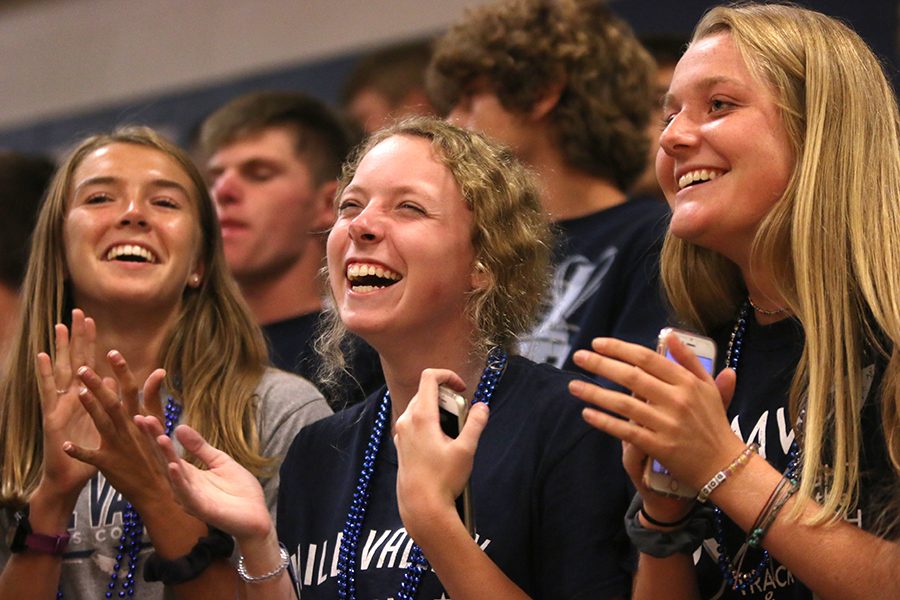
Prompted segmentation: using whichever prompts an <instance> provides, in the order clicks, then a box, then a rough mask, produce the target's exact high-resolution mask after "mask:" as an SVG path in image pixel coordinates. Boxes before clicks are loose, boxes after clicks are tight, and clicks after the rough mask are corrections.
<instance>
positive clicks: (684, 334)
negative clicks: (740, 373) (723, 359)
mask: <svg viewBox="0 0 900 600" xmlns="http://www.w3.org/2000/svg"><path fill="white" fill-rule="evenodd" d="M671 334H675V335H676V336H678V339H679V340H680V341H681V343H683V344H684V345H685V346H687V347H688V348H690V349H691V350H693V352H694V354H695V355H696V356H697V358H698V359H700V364H702V365H703V368H704V369H706V372H707V373H709V374H710V375H712V374H713V372H714V370H715V365H716V344H715V342H713V341H712V340H711V339H710V338H708V337H706V336H703V335H698V334H696V333H691V332H689V331H683V330H681V329H675V328H674V327H665V328H663V329H662V330H660V332H659V340H658V342H657V345H656V351H657V352H659V353H660V354H662V355H664V356H665V357H666V358H668V359H669V360H675V359H674V358H673V357H672V354H671V353H670V352H669V347H668V344H667V343H666V339H667V338H668V337H669V335H671ZM644 485H646V486H647V487H648V488H650V489H651V490H653V491H654V492H659V493H660V494H665V495H667V496H678V497H681V498H694V497H696V496H697V493H698V490H695V489H693V488H692V487H690V486H687V485H684V484H683V483H681V482H680V481H678V480H677V479H675V478H674V477H672V474H671V473H669V471H668V469H666V468H665V467H664V466H663V465H662V464H661V463H660V462H659V461H658V460H656V459H655V458H653V457H650V458H649V459H648V460H647V466H646V467H645V469H644Z"/></svg>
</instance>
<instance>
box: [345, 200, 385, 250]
mask: <svg viewBox="0 0 900 600" xmlns="http://www.w3.org/2000/svg"><path fill="white" fill-rule="evenodd" d="M348 230H349V233H350V239H351V240H353V241H354V242H356V243H357V244H366V243H368V244H371V243H375V242H378V241H381V240H382V239H383V238H384V221H383V218H382V217H381V216H380V215H379V214H378V212H377V211H376V210H375V209H374V208H373V207H372V205H371V204H370V205H369V206H367V207H366V208H364V209H363V210H362V211H361V212H360V213H359V214H358V215H356V216H355V217H353V220H352V221H350V225H349V227H348Z"/></svg>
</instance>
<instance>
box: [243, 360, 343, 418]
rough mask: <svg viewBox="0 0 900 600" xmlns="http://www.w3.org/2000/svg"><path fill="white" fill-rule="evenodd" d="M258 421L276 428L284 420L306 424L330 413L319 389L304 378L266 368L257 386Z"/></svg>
mask: <svg viewBox="0 0 900 600" xmlns="http://www.w3.org/2000/svg"><path fill="white" fill-rule="evenodd" d="M255 392H256V395H257V397H258V407H259V414H260V422H261V423H262V425H263V426H264V427H265V426H266V425H270V426H274V427H277V426H278V425H279V424H280V423H283V422H284V421H287V420H290V421H299V422H302V423H300V424H301V425H302V424H305V423H308V422H312V421H315V420H318V419H321V418H323V417H327V416H328V415H330V414H331V409H330V408H329V407H328V403H327V402H326V401H325V398H324V397H323V396H322V394H321V393H319V390H317V389H316V388H315V386H313V384H311V383H310V382H309V381H307V380H306V379H304V378H302V377H299V376H297V375H294V374H293V373H287V372H285V371H280V370H278V369H273V368H267V369H266V370H265V372H264V373H263V376H262V377H261V378H260V380H259V383H258V384H257V386H256V391H255Z"/></svg>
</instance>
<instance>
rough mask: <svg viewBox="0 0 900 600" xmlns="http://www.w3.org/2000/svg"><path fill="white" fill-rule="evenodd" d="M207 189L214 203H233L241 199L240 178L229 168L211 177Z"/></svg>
mask: <svg viewBox="0 0 900 600" xmlns="http://www.w3.org/2000/svg"><path fill="white" fill-rule="evenodd" d="M209 191H210V194H211V195H212V197H213V200H214V201H215V203H216V204H218V205H226V204H234V203H235V202H238V201H239V200H240V199H241V192H242V188H241V184H240V178H239V177H238V176H237V174H236V173H234V172H233V171H231V170H225V171H222V172H221V173H219V174H218V175H217V176H216V177H215V178H214V179H213V182H212V186H211V187H210V190H209Z"/></svg>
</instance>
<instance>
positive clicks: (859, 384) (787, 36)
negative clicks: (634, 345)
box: [661, 4, 900, 523]
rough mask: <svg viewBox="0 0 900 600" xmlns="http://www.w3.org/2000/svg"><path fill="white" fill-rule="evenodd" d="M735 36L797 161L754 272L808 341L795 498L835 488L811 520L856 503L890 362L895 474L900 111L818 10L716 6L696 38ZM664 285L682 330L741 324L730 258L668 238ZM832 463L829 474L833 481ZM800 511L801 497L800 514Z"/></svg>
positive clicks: (765, 229)
mask: <svg viewBox="0 0 900 600" xmlns="http://www.w3.org/2000/svg"><path fill="white" fill-rule="evenodd" d="M722 33H727V34H730V35H731V38H732V39H733V40H734V43H735V45H736V46H737V48H738V51H739V52H740V53H741V56H742V57H743V58H744V60H745V61H746V63H747V65H748V67H749V68H750V70H751V72H753V73H754V75H755V76H757V77H758V78H759V79H760V80H761V81H764V82H766V83H768V84H769V87H770V89H771V90H772V91H773V93H774V94H775V96H776V99H777V100H776V101H777V102H778V104H779V108H780V110H781V118H782V123H783V124H784V127H785V129H786V131H787V134H788V136H789V138H790V141H791V144H792V147H793V148H792V149H793V152H794V155H795V156H796V157H797V158H796V164H795V166H794V169H793V172H792V174H791V177H790V180H789V182H788V185H787V188H786V190H785V192H784V195H783V196H782V197H781V199H780V200H779V201H778V202H776V203H775V205H774V206H773V208H772V209H771V211H770V212H769V213H768V215H767V216H766V217H765V218H764V219H763V220H762V222H761V224H760V226H759V230H758V232H757V234H756V237H755V239H754V243H753V248H752V253H751V265H750V268H751V270H752V269H753V268H754V265H756V266H757V267H758V266H759V265H765V266H766V267H768V268H771V269H773V273H772V276H773V277H774V280H775V282H776V285H777V286H778V293H779V294H780V295H781V297H782V298H784V300H785V303H786V306H787V308H788V309H789V310H790V312H791V313H793V314H794V315H795V316H796V317H797V319H798V320H799V321H800V323H801V324H802V325H803V329H804V332H805V335H806V342H805V347H804V349H803V354H802V356H801V359H800V363H799V365H798V367H797V370H796V372H795V374H794V379H793V383H792V386H791V394H790V411H791V418H792V422H793V423H794V424H795V425H796V423H797V416H798V412H799V409H800V406H801V405H802V406H803V407H804V409H805V415H804V420H803V424H802V432H801V435H802V437H801V440H802V446H803V465H802V469H803V471H802V472H803V480H802V484H801V488H800V492H801V493H802V494H804V495H806V496H808V497H813V496H814V493H815V486H816V483H817V481H829V480H830V481H831V484H830V487H829V488H828V490H827V491H826V493H825V496H824V498H823V499H822V509H821V510H820V511H819V512H818V513H817V515H815V517H814V518H813V520H812V521H813V522H814V523H821V522H825V521H830V520H833V519H837V518H838V517H840V516H844V515H846V514H847V513H848V512H849V511H850V510H852V509H853V507H854V506H855V505H856V501H857V498H858V487H859V479H860V471H859V462H860V446H861V444H862V441H863V440H862V432H861V426H860V411H861V408H862V405H863V402H864V400H865V398H864V397H863V378H862V360H863V356H864V354H865V352H867V350H868V349H872V350H873V351H875V352H880V353H882V354H883V355H885V356H886V357H889V363H888V366H887V371H886V374H885V378H884V382H883V384H882V390H881V402H882V417H883V422H882V425H883V428H884V435H885V439H886V442H887V446H888V451H889V454H890V459H891V463H892V465H893V467H894V469H895V471H900V396H898V392H900V348H898V343H900V243H898V240H900V203H898V199H900V116H898V109H897V101H896V98H895V97H894V94H893V90H892V88H891V86H890V84H889V83H888V81H887V79H886V78H885V75H884V73H883V71H882V68H881V65H880V64H879V62H878V60H877V59H876V58H875V56H874V55H873V54H872V52H871V50H870V49H869V48H868V47H867V46H866V44H865V42H863V41H862V39H860V37H859V36H858V35H857V34H856V33H855V32H853V31H852V30H850V29H849V28H848V27H846V26H845V25H844V24H842V23H840V22H838V21H836V20H835V19H832V18H830V17H827V16H825V15H822V14H820V13H817V12H814V11H811V10H806V9H802V8H799V7H795V6H788V5H762V4H742V5H738V6H732V7H718V8H715V9H713V10H711V11H710V12H708V13H707V14H706V15H705V16H704V17H703V19H702V20H701V21H700V23H699V24H698V25H697V28H696V29H695V31H694V36H693V39H694V41H696V40H699V39H703V38H707V37H709V36H713V35H718V34H722ZM661 260H662V268H663V281H664V284H665V286H666V290H667V292H668V294H669V298H670V300H671V302H672V305H673V307H674V308H675V309H676V311H677V312H678V314H679V315H680V316H681V317H682V318H683V319H684V320H685V321H686V322H687V324H689V325H692V326H694V327H697V328H699V329H702V330H705V331H709V330H710V329H712V328H715V327H718V326H721V325H723V324H725V323H727V322H729V321H730V320H733V319H734V318H735V314H736V313H737V309H738V307H739V305H740V304H741V303H742V302H743V301H744V299H745V298H746V290H745V288H744V285H743V282H742V280H741V278H740V273H739V271H738V269H737V267H736V266H735V265H734V264H733V263H731V262H729V261H728V260H726V259H725V258H723V257H722V256H720V255H718V254H716V253H714V252H712V251H710V250H707V249H704V248H699V247H697V246H693V245H691V244H689V243H687V242H684V241H682V240H678V239H676V238H674V237H673V236H671V234H670V235H668V236H667V239H666V242H665V245H664V248H663V255H662V259H661ZM826 464H830V465H831V468H832V469H833V473H829V474H828V476H827V477H826V466H825V465H826ZM799 513H800V505H799V503H798V505H797V507H796V510H794V511H793V515H794V516H795V517H797V516H798V515H799Z"/></svg>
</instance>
